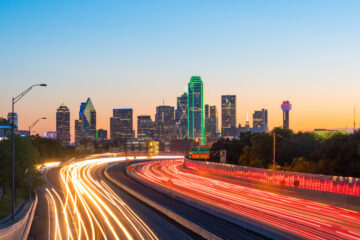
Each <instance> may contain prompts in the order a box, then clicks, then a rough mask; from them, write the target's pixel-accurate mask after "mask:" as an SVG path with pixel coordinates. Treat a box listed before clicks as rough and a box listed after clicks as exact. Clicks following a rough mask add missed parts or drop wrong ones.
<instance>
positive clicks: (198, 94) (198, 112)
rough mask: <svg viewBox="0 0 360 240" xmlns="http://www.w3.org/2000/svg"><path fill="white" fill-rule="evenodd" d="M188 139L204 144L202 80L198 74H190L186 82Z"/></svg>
mask: <svg viewBox="0 0 360 240" xmlns="http://www.w3.org/2000/svg"><path fill="white" fill-rule="evenodd" d="M188 92H189V93H188V106H189V107H188V139H193V140H197V141H199V142H200V143H201V144H202V145H204V144H205V119H204V101H203V97H204V96H203V82H202V80H201V77H200V76H192V77H191V78H190V82H189V84H188Z"/></svg>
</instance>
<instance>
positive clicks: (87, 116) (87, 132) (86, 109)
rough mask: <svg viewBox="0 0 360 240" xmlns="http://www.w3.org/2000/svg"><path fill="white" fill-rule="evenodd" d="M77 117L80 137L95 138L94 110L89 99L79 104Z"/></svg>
mask: <svg viewBox="0 0 360 240" xmlns="http://www.w3.org/2000/svg"><path fill="white" fill-rule="evenodd" d="M79 119H80V120H81V124H82V129H81V131H82V139H83V140H86V141H88V140H95V138H96V111H95V108H94V105H93V104H92V102H91V99H90V98H88V99H87V101H86V102H85V103H81V104H80V113H79Z"/></svg>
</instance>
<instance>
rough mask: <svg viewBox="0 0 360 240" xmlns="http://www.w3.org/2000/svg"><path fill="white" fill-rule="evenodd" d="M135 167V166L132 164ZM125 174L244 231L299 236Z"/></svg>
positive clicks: (296, 237) (131, 174) (127, 171)
mask: <svg viewBox="0 0 360 240" xmlns="http://www.w3.org/2000/svg"><path fill="white" fill-rule="evenodd" d="M134 165H136V164H134ZM126 173H127V174H128V176H130V177H131V178H133V179H134V180H136V181H137V182H139V183H141V184H143V185H145V186H148V187H149V188H152V189H154V190H156V191H158V192H160V193H162V194H165V195H167V196H169V197H171V198H173V199H175V200H177V201H180V202H182V203H185V204H187V205H190V206H192V207H194V208H197V209H199V210H201V211H204V212H207V213H210V214H212V215H214V216H216V217H218V218H221V219H224V220H226V221H228V222H232V223H234V224H236V225H238V226H240V227H243V228H245V229H248V230H250V231H253V232H256V233H259V234H260V235H263V236H266V237H268V238H271V239H278V240H281V239H284V240H285V239H299V236H295V235H292V234H290V233H288V232H285V231H284V230H282V229H280V228H275V227H273V226H271V225H269V224H266V223H259V222H257V221H253V220H251V219H249V218H244V217H241V216H239V215H237V214H234V213H231V212H229V211H224V209H222V208H218V207H216V206H212V205H209V204H207V203H206V202H202V201H198V200H196V199H193V198H191V197H189V196H187V195H185V194H182V193H179V192H176V191H173V190H171V189H169V188H166V187H163V186H158V185H154V184H151V183H148V182H146V181H143V180H142V179H141V178H139V177H137V176H136V174H135V173H134V171H129V169H127V170H126Z"/></svg>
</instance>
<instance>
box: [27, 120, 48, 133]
mask: <svg viewBox="0 0 360 240" xmlns="http://www.w3.org/2000/svg"><path fill="white" fill-rule="evenodd" d="M42 119H47V118H46V117H42V118H39V119H38V120H36V121H35V122H34V123H33V124H31V125H30V126H29V137H30V136H31V129H32V128H33V127H34V126H35V125H36V124H37V123H38V122H39V121H40V120H42Z"/></svg>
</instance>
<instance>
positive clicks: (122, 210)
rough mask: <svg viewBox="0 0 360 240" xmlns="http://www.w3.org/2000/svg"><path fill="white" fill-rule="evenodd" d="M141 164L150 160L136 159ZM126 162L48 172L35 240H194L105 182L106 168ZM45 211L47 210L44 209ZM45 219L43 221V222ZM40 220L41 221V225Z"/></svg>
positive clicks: (100, 161)
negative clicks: (104, 172)
mask: <svg viewBox="0 0 360 240" xmlns="http://www.w3.org/2000/svg"><path fill="white" fill-rule="evenodd" d="M137 159H146V158H145V157H144V158H137ZM124 160H125V158H124V157H117V158H97V159H88V160H83V161H72V162H70V163H67V164H66V165H64V166H62V167H61V168H55V169H52V170H50V171H49V173H48V174H47V182H48V185H47V186H46V187H44V188H43V190H42V192H43V193H44V194H43V197H44V196H45V198H44V199H45V200H46V203H43V204H42V205H41V206H42V209H41V208H40V209H38V211H42V213H38V218H35V220H34V223H33V229H32V232H31V237H32V238H34V239H190V238H194V236H193V235H192V234H193V233H189V232H187V231H186V230H184V229H182V228H181V227H179V226H177V225H176V224H173V223H171V222H169V221H167V219H164V217H163V216H161V215H159V214H158V213H156V211H155V210H153V209H151V208H149V207H148V206H145V205H144V204H142V203H141V202H139V201H137V200H136V199H134V198H132V197H131V196H129V195H127V194H126V193H125V192H123V191H121V190H120V189H119V188H117V187H115V186H114V185H112V184H111V183H110V182H108V181H107V180H106V179H104V177H103V175H102V172H103V170H104V168H105V167H106V166H107V164H108V163H113V162H119V161H124ZM44 208H46V210H45V209H44ZM39 216H41V217H39ZM36 221H39V224H37V222H36Z"/></svg>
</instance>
